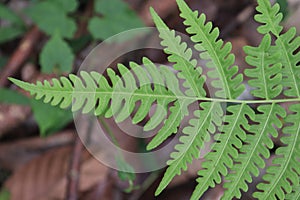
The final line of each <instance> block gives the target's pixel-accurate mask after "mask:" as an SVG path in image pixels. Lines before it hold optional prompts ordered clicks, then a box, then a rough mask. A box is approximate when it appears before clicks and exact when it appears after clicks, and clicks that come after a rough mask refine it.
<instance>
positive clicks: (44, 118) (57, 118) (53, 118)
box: [0, 88, 73, 136]
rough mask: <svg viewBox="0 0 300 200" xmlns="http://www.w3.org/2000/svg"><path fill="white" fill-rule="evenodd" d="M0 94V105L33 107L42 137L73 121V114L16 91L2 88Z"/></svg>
mask: <svg viewBox="0 0 300 200" xmlns="http://www.w3.org/2000/svg"><path fill="white" fill-rule="evenodd" d="M0 94H1V96H0V103H4V104H17V105H24V106H25V105H26V106H31V108H32V111H33V116H34V118H35V119H36V122H37V124H38V126H39V129H40V133H41V135H42V136H47V135H50V134H52V133H54V132H55V131H58V130H60V129H61V128H63V127H64V126H66V125H67V124H68V123H70V121H72V120H73V114H72V112H70V111H64V110H61V109H59V108H57V107H53V106H50V105H47V104H44V103H43V102H42V101H37V100H35V99H29V98H27V97H26V96H24V95H23V94H21V93H18V92H16V91H13V90H10V89H5V88H0ZM45 113H47V115H45Z"/></svg>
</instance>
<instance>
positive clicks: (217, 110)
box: [155, 102, 223, 195]
mask: <svg viewBox="0 0 300 200" xmlns="http://www.w3.org/2000/svg"><path fill="white" fill-rule="evenodd" d="M200 107H201V108H202V110H197V111H195V112H194V115H195V117H196V118H195V119H191V120H190V126H188V127H185V128H184V129H183V133H184V135H183V136H182V137H180V139H179V142H180V143H179V144H177V145H176V146H175V149H176V151H175V152H173V153H171V158H172V160H169V161H168V162H167V164H168V165H169V167H168V168H167V171H166V172H165V174H164V177H163V179H162V181H161V182H160V185H159V187H158V188H157V190H156V192H155V194H156V195H158V194H160V193H161V192H162V190H163V189H164V188H165V187H166V186H167V185H168V184H169V183H170V182H171V180H172V179H173V178H174V176H176V175H180V174H181V170H187V164H188V163H191V162H192V160H193V159H195V158H199V156H200V151H199V149H201V148H202V147H203V144H204V142H207V141H208V140H209V139H210V133H214V132H215V129H216V128H215V125H214V124H216V125H217V126H221V124H222V119H221V118H222V116H223V110H222V107H221V105H220V103H208V102H203V103H201V104H200Z"/></svg>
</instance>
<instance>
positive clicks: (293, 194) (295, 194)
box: [286, 177, 300, 200]
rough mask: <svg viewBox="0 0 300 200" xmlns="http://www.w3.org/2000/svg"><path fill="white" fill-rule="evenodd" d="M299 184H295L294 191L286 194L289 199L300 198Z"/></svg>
mask: <svg viewBox="0 0 300 200" xmlns="http://www.w3.org/2000/svg"><path fill="white" fill-rule="evenodd" d="M298 179H299V180H300V177H298ZM299 185H300V184H299ZM299 185H298V186H294V187H293V191H292V192H291V193H290V194H288V195H286V199H287V200H294V199H300V186H299Z"/></svg>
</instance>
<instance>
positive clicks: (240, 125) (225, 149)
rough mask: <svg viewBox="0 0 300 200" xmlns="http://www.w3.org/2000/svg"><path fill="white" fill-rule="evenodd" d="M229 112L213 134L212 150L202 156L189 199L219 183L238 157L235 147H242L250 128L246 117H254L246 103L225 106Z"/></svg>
mask: <svg viewBox="0 0 300 200" xmlns="http://www.w3.org/2000/svg"><path fill="white" fill-rule="evenodd" d="M227 112H229V113H230V114H228V115H226V116H225V123H224V125H223V126H221V127H222V129H221V130H219V131H221V133H219V134H216V135H215V138H214V139H215V140H216V141H215V142H214V143H213V145H212V150H211V151H210V152H209V153H208V154H207V155H206V156H205V157H204V159H205V161H204V162H203V163H202V167H203V169H201V170H200V171H199V172H198V175H199V178H197V182H198V185H197V187H196V188H195V190H194V192H193V195H192V197H191V199H195V200H196V199H199V198H200V197H201V196H202V195H203V193H204V192H205V191H206V190H207V189H208V188H209V187H214V186H215V184H216V183H217V184H219V183H221V175H223V176H226V175H227V174H228V170H227V167H229V168H232V166H233V159H235V158H237V157H238V151H237V149H236V148H241V147H242V142H241V140H242V141H243V140H245V138H246V133H245V130H248V131H249V129H250V125H249V124H248V119H247V117H249V118H250V119H254V116H255V113H254V111H253V110H252V109H251V107H250V106H249V105H247V104H239V105H232V106H229V107H227Z"/></svg>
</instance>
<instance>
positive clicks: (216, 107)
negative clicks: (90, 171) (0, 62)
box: [10, 0, 300, 199]
mask: <svg viewBox="0 0 300 200" xmlns="http://www.w3.org/2000/svg"><path fill="white" fill-rule="evenodd" d="M177 3H178V6H179V9H180V11H181V14H180V16H181V17H182V18H183V19H184V24H185V25H186V26H187V29H186V31H187V33H189V34H190V35H191V41H192V42H193V43H194V49H195V50H196V51H197V53H198V55H199V57H200V59H202V60H205V61H206V62H205V64H203V65H202V66H199V65H198V63H197V59H198V58H196V59H195V58H194V57H193V55H192V50H191V48H189V47H188V46H187V44H186V43H184V42H182V41H181V38H180V37H179V36H176V35H175V32H174V31H173V30H169V28H168V27H167V26H166V25H165V24H164V22H163V21H162V20H161V19H160V18H159V16H158V15H157V14H156V13H155V11H154V10H152V9H151V13H152V16H153V19H154V22H155V24H156V27H157V29H158V31H159V33H160V37H161V39H162V43H161V44H162V46H163V47H165V53H166V54H168V56H169V57H168V60H169V62H171V63H173V69H171V68H169V67H166V66H163V65H162V66H159V67H156V66H155V65H154V64H153V63H152V62H151V61H150V60H149V59H147V58H144V59H143V67H142V66H140V65H138V64H136V63H133V62H131V63H130V64H129V68H127V67H125V66H124V65H122V64H119V65H118V72H115V71H113V70H112V69H108V70H107V74H108V78H105V77H104V76H103V75H101V74H99V73H97V72H90V73H88V72H84V71H83V72H81V73H80V76H81V77H79V76H75V75H72V74H71V75H69V78H66V77H61V78H60V79H53V80H52V85H51V84H50V83H49V82H48V81H45V82H44V83H43V84H42V83H41V82H37V84H30V83H26V82H22V81H19V80H16V79H10V80H11V81H12V82H14V83H15V84H16V85H18V86H20V87H21V88H23V89H25V90H27V91H29V92H30V93H31V94H32V95H35V98H36V99H42V98H43V100H44V102H45V103H51V105H53V106H56V105H59V106H60V107H61V108H67V107H69V106H71V105H72V106H71V108H72V111H77V110H80V109H82V112H83V113H93V114H94V115H96V116H100V115H102V116H104V117H107V118H109V117H113V116H114V117H115V119H116V121H117V122H120V121H123V120H125V119H126V118H128V117H129V116H130V115H132V119H133V120H132V121H133V123H139V122H141V121H142V120H143V119H144V118H145V117H146V116H147V114H148V112H149V110H150V108H151V106H152V105H153V104H154V103H156V104H158V105H159V108H160V109H156V110H155V112H154V114H153V115H151V117H150V120H149V121H148V122H147V123H146V125H145V126H144V129H145V130H152V129H154V128H156V127H157V126H158V125H159V124H163V125H162V128H161V129H160V130H159V131H158V134H157V135H156V136H155V137H154V139H153V140H152V142H150V144H149V146H148V149H153V148H155V147H157V146H158V145H160V144H161V143H162V142H163V141H165V140H166V139H167V138H168V137H169V136H170V135H172V134H173V133H176V132H177V128H178V126H179V125H180V123H181V121H182V119H183V118H184V116H186V115H188V114H190V115H192V119H190V121H189V125H188V126H186V127H185V128H184V129H183V134H181V136H180V139H179V143H178V144H177V145H175V150H174V152H173V153H171V155H170V157H171V159H170V160H169V161H168V162H167V164H168V168H167V170H166V172H165V175H164V177H163V179H162V181H161V183H160V185H159V187H158V189H157V191H156V195H158V194H159V193H160V192H162V190H163V189H164V188H165V187H166V186H167V185H168V184H169V182H170V181H171V180H172V179H173V177H174V176H176V175H180V174H181V171H182V170H186V169H187V164H188V163H191V162H192V161H193V160H194V159H197V158H199V155H200V152H201V150H202V149H203V147H204V145H205V144H206V143H207V142H208V141H211V140H212V139H213V143H212V144H211V147H210V148H211V151H210V152H209V153H207V154H206V155H205V157H204V162H203V163H202V166H201V169H200V170H199V172H198V174H199V177H198V179H197V182H198V185H197V186H196V189H195V190H194V193H193V195H192V197H191V199H199V198H200V197H201V196H202V195H203V194H204V192H205V191H206V190H207V189H208V188H209V187H215V185H216V184H220V183H221V182H222V180H223V179H224V184H223V186H224V188H225V189H226V190H225V193H224V195H223V199H232V198H234V197H236V198H240V197H241V191H242V190H243V191H247V190H248V184H249V183H252V181H253V177H256V176H258V175H259V174H260V169H262V168H266V173H265V174H264V175H263V180H264V181H262V182H261V183H259V184H258V185H257V189H258V190H257V191H256V192H255V193H254V194H253V197H255V198H258V199H277V198H279V199H285V198H287V199H297V198H299V195H300V194H299V193H300V192H299V182H300V179H299V177H300V167H299V161H300V134H299V132H300V122H299V118H300V104H299V100H300V85H299V84H300V80H299V79H300V67H299V63H300V62H299V61H300V56H299V53H296V52H297V51H296V50H297V49H298V48H299V47H300V37H297V36H296V31H295V29H294V28H291V29H289V30H287V31H286V32H283V27H282V26H281V25H280V22H281V21H282V14H281V13H280V12H279V9H280V7H279V5H278V4H275V5H273V6H272V5H271V4H270V2H269V0H258V6H257V11H258V14H257V15H256V16H255V20H256V21H257V22H259V23H260V24H261V25H260V26H259V28H258V32H259V33H260V34H262V35H263V39H262V41H261V44H260V45H259V46H258V47H245V48H244V51H245V53H246V54H247V57H246V61H247V63H248V64H249V65H250V66H251V68H250V69H247V70H245V72H244V75H246V76H247V77H248V79H249V81H248V84H249V86H251V87H252V92H251V94H252V95H253V97H255V100H240V99H238V97H239V96H240V95H241V94H242V93H243V92H244V90H245V87H244V85H243V80H244V79H243V73H241V72H240V71H239V68H238V66H235V65H234V55H233V54H232V53H231V44H230V43H224V42H223V41H222V40H221V39H218V36H219V30H218V29H217V28H213V25H212V23H211V22H206V17H205V15H204V14H201V15H200V16H199V15H198V12H197V11H194V12H193V11H192V10H191V9H190V8H189V7H188V6H187V5H186V3H185V2H184V1H183V0H177ZM272 37H274V38H275V42H274V44H273V43H272V42H271V38H272ZM204 68H205V69H206V70H208V73H207V75H206V74H205V73H203V71H206V70H203V69H204ZM173 70H176V72H177V73H176V74H175V73H174V71H173ZM181 84H182V85H181ZM204 84H206V85H207V87H208V88H214V91H213V92H212V91H210V94H208V92H207V91H206V90H205V87H204ZM181 86H183V87H184V88H185V90H184V91H182V90H181V89H180V88H181ZM209 95H210V96H209ZM137 102H140V106H139V107H136V103H137ZM193 102H200V103H199V110H196V111H194V112H193V113H189V111H188V106H189V105H190V104H191V103H193ZM72 103H73V104H72ZM282 103H289V104H288V105H285V107H283V105H282ZM171 104H172V105H171ZM133 111H135V112H133ZM168 111H170V114H169V115H168V114H167V113H168ZM279 133H282V135H283V136H282V137H281V142H282V143H283V146H282V147H279V148H277V149H276V151H275V159H273V160H272V163H273V165H272V166H268V167H266V160H268V159H270V150H271V149H273V148H274V143H273V141H272V138H276V137H279ZM178 134H180V133H178Z"/></svg>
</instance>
